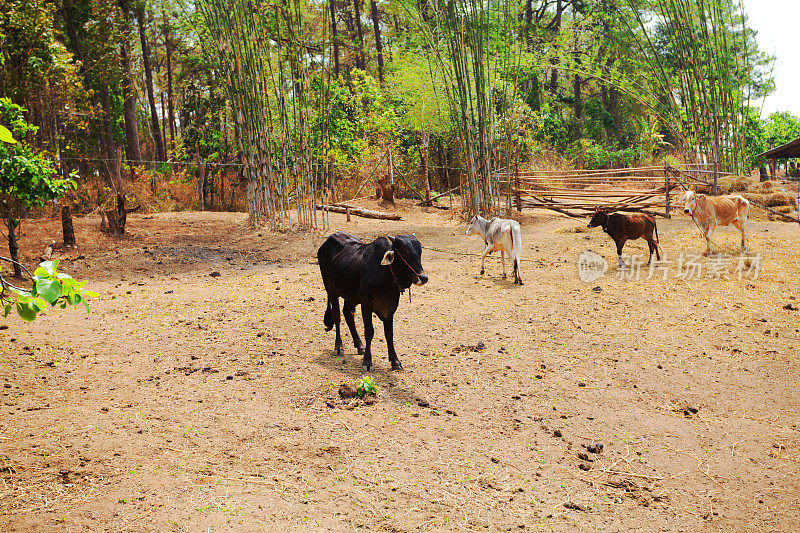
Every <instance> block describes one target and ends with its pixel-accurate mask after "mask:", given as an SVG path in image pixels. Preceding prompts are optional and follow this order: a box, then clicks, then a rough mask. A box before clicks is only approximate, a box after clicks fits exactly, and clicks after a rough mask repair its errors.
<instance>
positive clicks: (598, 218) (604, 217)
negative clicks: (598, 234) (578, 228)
mask: <svg viewBox="0 0 800 533" xmlns="http://www.w3.org/2000/svg"><path fill="white" fill-rule="evenodd" d="M607 225H608V211H606V210H605V209H603V208H602V207H598V208H597V210H596V211H595V212H594V215H592V220H590V221H589V225H588V227H590V228H596V227H597V226H603V228H605V227H606V226H607Z"/></svg>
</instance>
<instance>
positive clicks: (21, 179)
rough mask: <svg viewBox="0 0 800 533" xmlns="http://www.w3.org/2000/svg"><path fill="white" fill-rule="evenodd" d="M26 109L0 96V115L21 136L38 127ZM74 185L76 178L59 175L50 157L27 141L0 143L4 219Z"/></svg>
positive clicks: (20, 215)
mask: <svg viewBox="0 0 800 533" xmlns="http://www.w3.org/2000/svg"><path fill="white" fill-rule="evenodd" d="M24 113H25V108H23V107H21V106H18V105H16V104H13V103H12V102H11V101H10V100H9V99H8V98H0V118H2V119H3V120H4V121H5V122H6V123H7V124H9V125H10V126H11V131H12V132H13V133H14V135H16V136H18V137H20V138H23V137H24V136H25V134H26V133H28V132H30V131H35V127H34V126H31V125H30V124H28V123H27V122H26V121H25V119H24ZM75 188H76V184H75V181H73V180H72V179H62V178H58V177H56V171H55V169H54V168H53V166H52V164H51V163H50V161H49V160H47V159H46V158H44V157H43V156H42V155H41V154H37V153H35V152H34V151H33V150H31V148H30V147H29V146H28V145H27V143H24V142H19V143H16V144H11V145H10V144H5V143H0V216H2V218H3V219H4V220H8V219H14V220H17V219H20V218H23V217H24V216H25V215H26V214H27V213H28V211H29V210H30V209H31V208H33V207H39V206H41V205H44V203H45V202H48V201H50V200H54V199H56V198H59V197H61V196H62V195H63V194H64V193H65V192H67V191H68V190H74V189H75Z"/></svg>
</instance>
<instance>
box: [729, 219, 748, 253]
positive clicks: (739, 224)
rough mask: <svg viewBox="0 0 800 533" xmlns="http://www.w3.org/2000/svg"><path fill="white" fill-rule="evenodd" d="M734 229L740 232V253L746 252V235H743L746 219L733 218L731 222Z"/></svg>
mask: <svg viewBox="0 0 800 533" xmlns="http://www.w3.org/2000/svg"><path fill="white" fill-rule="evenodd" d="M731 224H733V225H734V226H735V227H736V229H738V230H739V231H741V232H742V253H745V254H746V253H747V237H746V236H745V229H746V228H747V221H744V220H738V219H737V220H734V221H733V222H731Z"/></svg>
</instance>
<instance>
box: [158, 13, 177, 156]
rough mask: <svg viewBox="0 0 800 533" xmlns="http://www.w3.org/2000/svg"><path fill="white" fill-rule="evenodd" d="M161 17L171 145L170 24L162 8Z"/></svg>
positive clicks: (173, 108)
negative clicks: (162, 20) (162, 21)
mask: <svg viewBox="0 0 800 533" xmlns="http://www.w3.org/2000/svg"><path fill="white" fill-rule="evenodd" d="M161 17H162V18H163V19H164V48H165V54H164V57H165V59H166V63H167V64H166V66H167V112H168V114H169V119H168V120H169V142H170V144H171V145H174V143H175V133H176V131H175V130H176V127H175V106H174V105H173V100H174V98H173V97H172V39H171V34H170V26H169V23H168V22H167V20H168V19H167V12H166V11H164V10H162V11H161Z"/></svg>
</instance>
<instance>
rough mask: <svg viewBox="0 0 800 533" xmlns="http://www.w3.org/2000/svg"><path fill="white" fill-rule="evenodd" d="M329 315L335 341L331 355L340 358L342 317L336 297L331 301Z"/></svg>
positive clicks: (341, 354)
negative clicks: (334, 328)
mask: <svg viewBox="0 0 800 533" xmlns="http://www.w3.org/2000/svg"><path fill="white" fill-rule="evenodd" d="M331 313H332V315H333V323H334V324H335V325H336V341H335V342H334V344H333V355H336V356H339V357H341V356H343V355H344V350H342V334H341V332H340V331H339V329H340V326H341V322H342V315H341V314H340V312H339V297H338V296H337V297H336V298H332V299H331Z"/></svg>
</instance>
